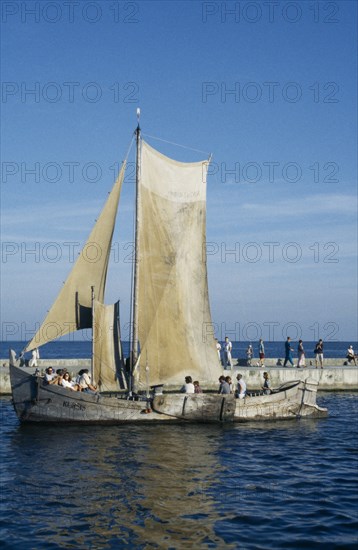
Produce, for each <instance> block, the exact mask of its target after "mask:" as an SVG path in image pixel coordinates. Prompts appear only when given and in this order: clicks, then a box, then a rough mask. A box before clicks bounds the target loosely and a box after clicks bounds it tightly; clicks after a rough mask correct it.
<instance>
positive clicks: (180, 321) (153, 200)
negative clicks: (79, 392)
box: [24, 139, 222, 391]
mask: <svg viewBox="0 0 358 550" xmlns="http://www.w3.org/2000/svg"><path fill="white" fill-rule="evenodd" d="M138 143H139V147H138V151H139V159H138V160H139V163H138V168H139V170H138V175H137V177H138V187H137V192H138V199H137V205H138V206H137V208H138V211H137V219H138V224H137V227H136V231H137V239H138V244H139V246H138V251H139V252H138V257H137V258H136V262H135V269H136V277H137V280H138V306H137V307H138V311H137V318H138V334H139V346H140V354H139V350H137V352H138V353H136V354H135V357H136V358H137V357H138V356H140V357H141V358H142V359H141V361H140V362H139V361H137V363H136V368H135V369H134V371H135V372H133V375H134V382H135V386H136V388H138V389H143V388H147V387H148V383H149V384H150V385H157V384H170V385H173V384H174V385H178V384H180V385H181V384H182V383H183V379H184V376H186V375H190V376H192V377H193V379H196V378H197V379H198V380H200V382H201V384H203V385H205V383H206V382H208V383H209V382H211V383H212V382H213V381H216V380H217V379H218V377H219V376H220V374H221V373H222V369H221V367H220V365H219V363H218V358H217V352H216V346H215V341H214V335H213V332H212V321H211V314H210V305H209V295H208V283H207V265H206V249H205V243H206V176H207V167H208V161H207V160H203V161H200V162H194V163H183V162H177V161H175V160H173V159H171V158H169V157H166V156H165V155H163V154H161V153H160V152H159V151H157V150H155V149H153V148H152V147H150V146H149V145H148V144H147V143H146V142H144V141H143V140H142V139H140V141H139V142H138ZM124 172H125V163H124V164H123V166H122V169H121V171H120V174H119V176H118V178H117V181H116V182H115V184H114V187H113V189H112V191H111V193H110V195H109V197H108V199H107V202H106V204H105V206H104V208H103V210H102V213H101V215H100V217H99V218H98V220H97V222H96V224H95V226H94V228H93V230H92V232H91V234H90V236H89V238H88V240H87V242H86V244H85V246H84V248H83V250H82V252H81V254H80V256H79V258H78V260H77V262H76V263H75V265H74V267H73V269H72V271H71V273H70V274H69V276H68V278H67V280H66V282H65V284H64V286H63V288H62V290H61V292H60V293H59V295H58V297H57V299H56V301H55V302H54V304H53V306H52V308H51V309H50V311H49V312H48V315H47V316H46V318H45V320H44V322H43V323H42V325H41V327H40V328H39V330H38V332H37V333H36V334H35V336H34V338H33V339H32V340H31V342H29V344H28V345H27V346H26V348H25V350H24V351H30V350H32V349H34V348H36V347H39V346H42V345H44V344H46V343H47V342H50V341H51V340H54V339H56V338H58V337H60V336H64V335H66V334H68V333H70V332H73V331H76V330H79V329H83V328H90V327H92V329H93V378H94V383H96V384H98V386H99V389H100V390H101V391H107V390H108V391H113V390H114V389H116V388H118V387H120V388H126V387H129V388H131V387H132V382H133V380H132V377H131V376H129V373H128V372H127V373H125V370H124V367H123V356H122V352H121V345H120V330H119V321H118V317H119V316H118V304H114V305H108V306H107V305H105V304H104V294H105V285H106V277H107V269H108V262H109V254H110V247H111V242H112V236H113V231H114V226H115V220H116V216H117V209H118V202H119V198H120V192H121V187H122V183H123V179H124Z"/></svg>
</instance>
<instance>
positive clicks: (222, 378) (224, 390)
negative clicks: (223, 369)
mask: <svg viewBox="0 0 358 550" xmlns="http://www.w3.org/2000/svg"><path fill="white" fill-rule="evenodd" d="M219 383H220V387H219V392H218V393H221V394H228V393H230V386H229V384H228V383H227V382H226V380H225V376H220V378H219Z"/></svg>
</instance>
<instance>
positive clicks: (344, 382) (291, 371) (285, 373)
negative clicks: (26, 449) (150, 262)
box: [0, 359, 358, 395]
mask: <svg viewBox="0 0 358 550" xmlns="http://www.w3.org/2000/svg"><path fill="white" fill-rule="evenodd" d="M310 361H312V363H313V364H312V365H310ZM344 362H345V359H325V360H324V368H323V369H320V368H318V369H316V368H315V365H314V360H308V361H307V364H308V366H307V367H306V368H300V369H297V368H294V367H287V368H283V367H282V366H280V365H279V366H278V365H277V363H278V360H277V359H266V360H265V367H264V368H262V367H257V366H250V367H248V366H246V360H245V361H244V360H238V361H234V366H233V368H232V369H228V370H223V374H224V376H231V378H232V379H233V381H235V382H236V376H237V373H238V372H240V373H241V374H242V376H243V378H244V380H245V381H246V384H247V387H248V389H249V390H258V389H260V388H261V386H262V381H263V376H262V374H263V372H264V371H265V370H267V371H269V373H270V379H271V386H272V387H273V388H275V387H278V386H280V385H281V384H283V383H284V382H288V381H290V380H299V379H306V378H309V377H310V378H313V379H314V380H317V382H318V383H319V387H318V389H319V390H324V391H333V390H351V391H357V390H358V367H354V366H352V367H351V366H346V365H344ZM237 363H238V364H237ZM240 363H245V365H244V364H241V365H240ZM253 365H255V362H254V363H253ZM49 366H51V367H53V368H54V369H55V370H56V369H60V368H64V367H66V368H67V370H68V371H69V372H70V373H71V375H72V376H75V375H76V374H77V373H78V371H79V370H80V369H84V368H88V369H89V368H90V367H91V360H90V359H40V360H39V367H38V368H39V370H40V371H44V369H45V368H47V367H49ZM35 370H36V369H35V368H33V367H27V368H26V371H28V372H29V373H31V374H33V373H34V372H35ZM187 374H190V367H189V368H188V372H187ZM217 387H218V383H217V380H213V381H212V384H211V386H210V388H208V389H213V390H215V389H216V388H217ZM165 389H168V390H175V389H178V387H177V386H175V387H174V386H168V385H166V386H165ZM0 394H1V395H9V394H11V386H10V375H9V361H8V360H7V359H0Z"/></svg>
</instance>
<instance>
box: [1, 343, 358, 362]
mask: <svg viewBox="0 0 358 550" xmlns="http://www.w3.org/2000/svg"><path fill="white" fill-rule="evenodd" d="M26 343H27V342H0V357H1V358H6V357H8V355H9V348H12V349H14V350H15V351H16V352H17V353H20V352H21V350H22V349H23V348H24V347H25V345H26ZM250 343H252V345H253V349H254V356H255V357H258V343H257V342H250ZM232 344H233V357H235V358H237V357H240V358H246V349H247V346H248V344H249V342H233V343H232ZM350 344H352V345H353V349H354V350H355V352H356V353H357V350H358V344H357V342H351V341H349V342H334V341H327V342H324V356H325V357H327V358H329V357H333V358H340V357H341V358H345V356H346V352H347V348H348V346H349V345H350ZM304 346H305V350H306V357H308V358H310V357H314V354H313V350H314V347H315V342H304ZM292 347H293V348H294V350H296V349H297V342H293V344H292ZM284 350H285V343H284V342H265V353H266V357H274V358H276V357H284V356H285V351H284ZM40 352H41V357H42V358H43V359H71V358H88V357H90V356H91V342H90V340H88V341H77V342H74V341H66V340H63V341H56V342H50V343H49V344H46V346H44V347H42V348H41V350H40ZM123 352H124V354H125V355H128V342H123ZM27 357H28V358H31V354H30V353H28V354H27Z"/></svg>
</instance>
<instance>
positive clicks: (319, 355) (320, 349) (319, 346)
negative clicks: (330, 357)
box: [314, 339, 323, 369]
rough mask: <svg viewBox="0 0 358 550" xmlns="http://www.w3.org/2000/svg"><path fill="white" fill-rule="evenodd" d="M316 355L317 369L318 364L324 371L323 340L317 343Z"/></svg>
mask: <svg viewBox="0 0 358 550" xmlns="http://www.w3.org/2000/svg"><path fill="white" fill-rule="evenodd" d="M314 353H315V354H316V359H315V363H316V369H317V368H318V363H319V364H320V366H321V369H323V340H321V339H320V340H319V341H318V342H317V344H316V347H315V349H314Z"/></svg>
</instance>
